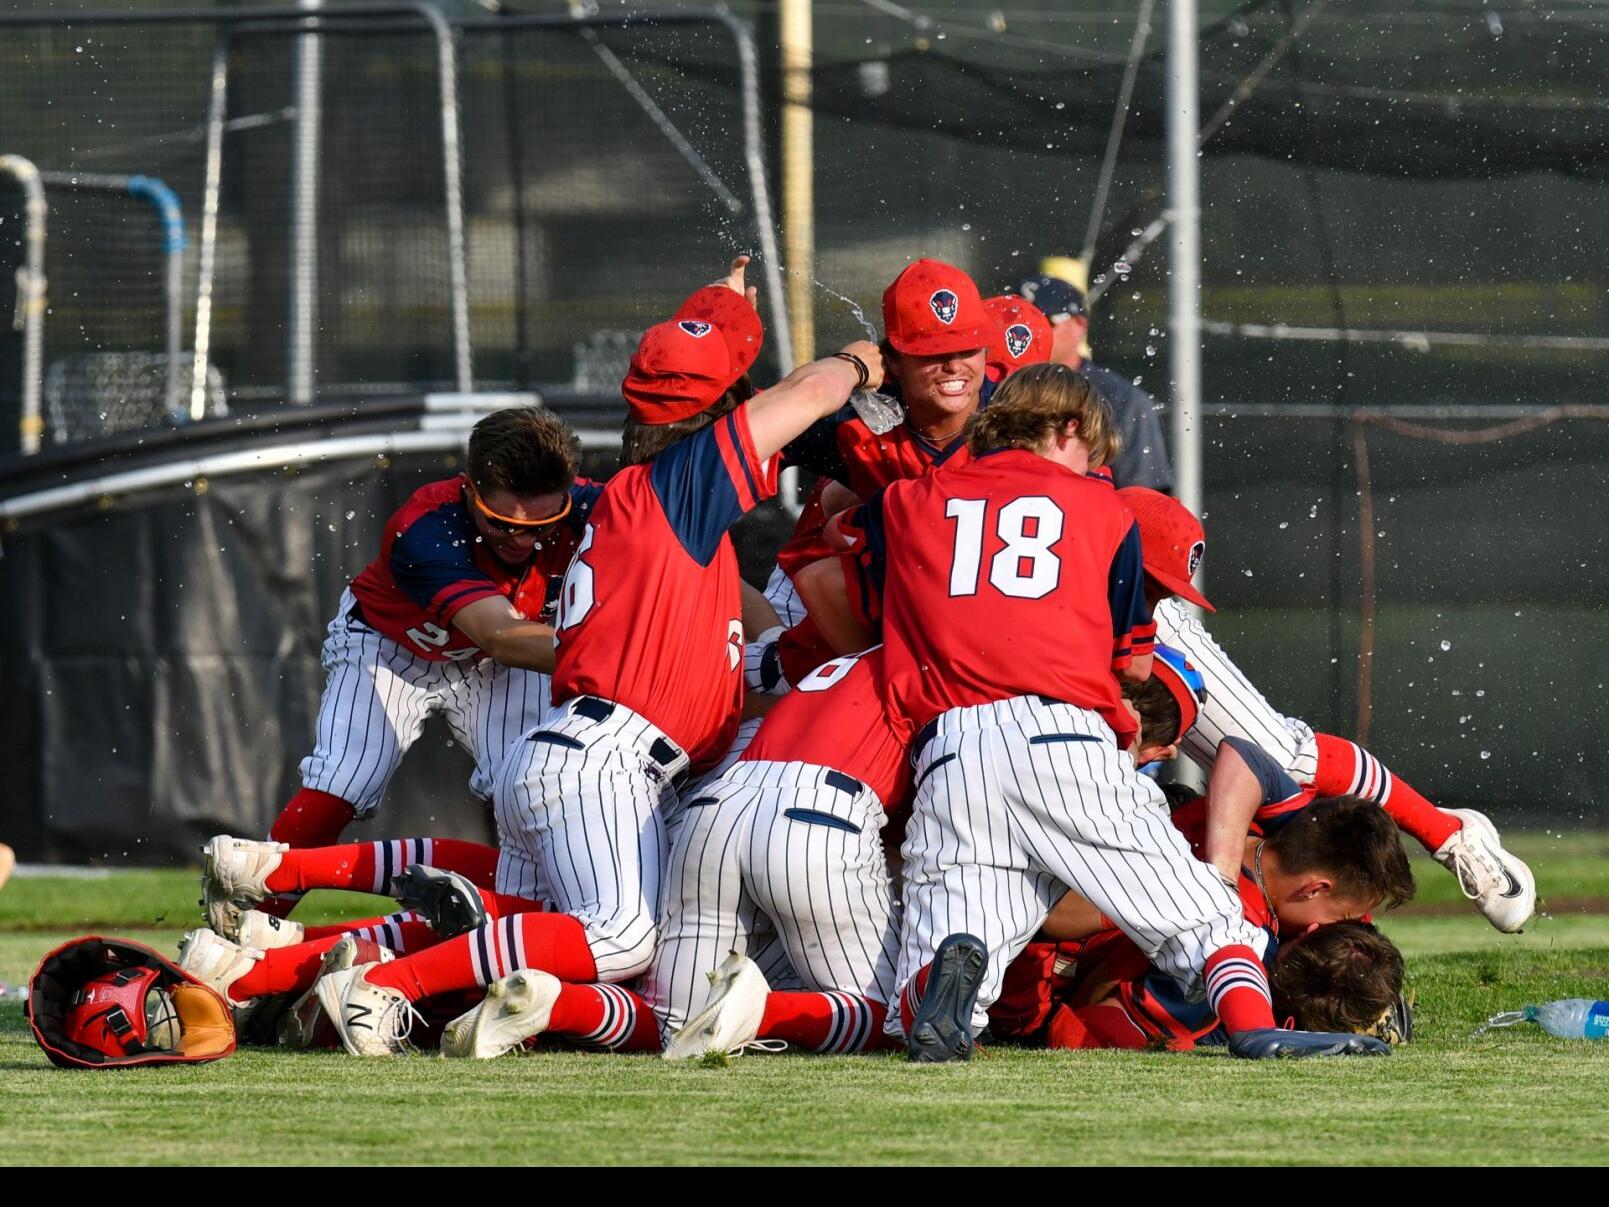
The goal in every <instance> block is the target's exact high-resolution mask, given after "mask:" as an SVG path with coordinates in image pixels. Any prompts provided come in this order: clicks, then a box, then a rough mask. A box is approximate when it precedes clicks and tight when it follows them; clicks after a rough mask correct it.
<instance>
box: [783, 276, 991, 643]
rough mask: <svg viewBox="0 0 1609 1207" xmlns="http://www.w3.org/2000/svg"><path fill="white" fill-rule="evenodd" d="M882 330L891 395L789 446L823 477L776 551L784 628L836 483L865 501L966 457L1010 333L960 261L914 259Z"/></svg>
mask: <svg viewBox="0 0 1609 1207" xmlns="http://www.w3.org/2000/svg"><path fill="white" fill-rule="evenodd" d="M883 331H884V338H883V354H884V361H885V364H886V367H887V372H888V385H887V387H886V389H887V391H888V392H887V393H886V394H869V393H865V392H858V393H856V394H855V395H854V396H853V397H852V398H851V399H850V401H849V403H848V404H847V405H846V406H844V407H843V408H841V409H840V410H838V411H837V412H835V413H834V414H832V415H829V416H828V417H826V418H825V419H823V420H821V421H820V422H818V423H815V424H813V425H811V426H810V427H809V428H808V429H806V430H805V431H804V432H803V433H801V434H800V436H799V437H798V438H797V439H795V440H793V441H791V442H790V443H789V444H788V447H787V449H786V451H785V453H784V456H785V457H786V458H787V460H788V461H790V462H791V463H793V464H796V465H799V466H802V467H803V468H805V469H808V470H810V471H812V472H813V473H817V474H820V475H821V476H822V478H823V479H824V480H823V481H822V482H820V483H818V485H817V489H816V493H815V494H813V495H812V497H811V498H810V500H809V501H808V502H807V503H806V505H805V509H804V511H803V512H802V513H801V514H800V516H799V520H798V523H797V524H796V526H795V528H794V534H793V537H792V538H791V539H790V540H789V541H788V543H787V544H786V545H784V546H783V547H782V549H781V551H780V552H779V553H778V554H777V569H776V570H775V571H774V572H773V573H772V575H771V580H770V581H769V582H768V583H767V584H766V598H768V599H769V600H770V601H771V602H772V604H773V605H774V606H775V607H776V610H777V614H778V615H779V616H781V617H782V622H783V624H785V625H789V626H792V625H795V624H798V623H799V622H800V621H801V620H802V619H803V618H804V609H803V607H802V606H801V604H800V603H799V600H798V597H797V595H796V594H795V592H794V591H793V588H792V586H791V584H790V582H789V579H790V577H791V576H792V575H793V573H794V572H795V571H797V570H798V569H799V568H800V567H802V566H805V565H808V564H810V563H811V562H814V561H816V560H818V559H819V558H822V557H825V556H827V555H828V552H829V551H828V550H827V548H826V546H825V545H823V544H822V543H821V532H822V528H823V526H824V525H825V524H826V521H827V517H828V516H829V515H831V514H833V512H834V511H836V510H840V509H841V507H842V505H843V504H839V505H838V506H836V507H831V508H824V507H823V506H822V504H821V494H822V492H823V491H825V490H827V489H828V488H829V486H828V484H829V482H834V481H835V482H839V483H842V484H843V485H844V486H847V487H848V488H849V489H850V490H851V491H853V492H854V494H855V495H856V496H857V497H858V498H862V499H863V498H865V497H867V496H868V495H870V494H871V493H872V492H873V491H874V490H876V489H877V488H878V487H881V486H886V485H887V484H888V483H890V482H894V481H898V480H899V479H901V478H914V477H917V476H919V475H921V474H925V473H926V472H927V471H928V470H929V469H931V468H932V467H933V466H935V465H942V464H944V463H946V462H947V461H949V460H950V459H951V458H953V457H961V458H965V457H966V456H967V453H966V446H965V442H964V441H962V439H961V429H962V428H963V427H965V426H966V421H967V420H968V419H969V418H970V417H971V415H972V413H973V412H974V411H976V410H977V409H978V407H979V406H980V405H981V404H982V402H983V401H984V400H985V399H987V397H988V395H989V393H990V392H991V391H992V390H993V388H994V382H993V381H991V380H990V377H989V373H988V364H989V360H990V357H991V352H990V349H991V348H993V347H995V346H996V345H997V344H1000V343H1002V342H1003V336H1002V335H1001V333H1000V331H999V328H998V325H997V324H996V321H995V319H994V318H993V317H992V316H991V315H990V314H989V312H988V311H987V310H986V309H985V307H984V303H983V298H982V295H981V294H979V292H978V287H977V285H976V284H974V283H973V281H972V278H971V277H969V276H968V275H967V274H966V273H965V272H963V271H962V270H961V269H959V268H956V267H955V266H954V265H952V264H945V263H943V262H941V261H938V260H917V261H915V262H914V263H912V264H909V265H907V266H906V267H905V269H904V270H903V271H901V272H900V274H899V276H897V277H895V278H894V281H893V283H892V284H890V285H889V287H888V288H887V289H886V290H884V291H883ZM817 661H819V660H817ZM815 665H816V662H812V663H810V666H811V667H814V666H815ZM805 669H809V667H807V668H805Z"/></svg>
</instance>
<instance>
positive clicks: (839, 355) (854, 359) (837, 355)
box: [828, 352, 872, 390]
mask: <svg viewBox="0 0 1609 1207" xmlns="http://www.w3.org/2000/svg"><path fill="white" fill-rule="evenodd" d="M828 359H830V360H847V361H848V362H849V363H850V364H852V365H854V366H855V372H856V374H857V375H858V376H859V377H860V380H859V381H857V382H856V383H855V389H857V390H864V389H865V388H866V383H867V382H868V381H870V380H871V378H872V371H871V370H870V369H869V368H867V367H866V362H865V361H863V360H861V359H860V357H858V356H856V355H855V354H854V353H853V352H834V353H833V354H832V356H831V357H829V358H828Z"/></svg>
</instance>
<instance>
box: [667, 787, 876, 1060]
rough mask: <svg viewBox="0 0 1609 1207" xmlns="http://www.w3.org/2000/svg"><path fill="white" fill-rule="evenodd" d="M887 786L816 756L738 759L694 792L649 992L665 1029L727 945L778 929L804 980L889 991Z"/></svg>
mask: <svg viewBox="0 0 1609 1207" xmlns="http://www.w3.org/2000/svg"><path fill="white" fill-rule="evenodd" d="M886 819H887V817H886V814H885V813H884V811H883V805H882V802H881V801H880V800H878V799H877V794H876V793H874V792H873V791H871V789H869V788H867V787H865V786H864V785H861V784H858V783H857V782H856V781H854V780H852V779H850V778H849V777H848V776H845V775H841V774H839V773H837V772H832V771H829V770H828V769H827V768H825V767H818V766H814V765H812V764H809V763H774V762H740V763H737V764H736V765H734V766H733V767H732V768H731V769H730V770H728V771H727V773H726V774H725V775H724V776H722V777H721V778H720V779H719V780H718V781H716V782H715V783H713V784H712V785H710V786H709V787H708V788H707V789H706V790H705V791H704V792H702V793H701V794H699V795H698V796H694V797H690V798H689V799H688V800H687V801H686V803H685V807H684V809H683V811H682V821H681V825H680V827H679V828H678V830H677V833H676V839H675V842H674V844H673V845H672V848H671V856H670V864H669V867H668V869H667V871H666V875H665V908H664V916H663V918H662V921H661V927H660V939H659V949H658V950H657V951H656V952H655V953H654V963H653V967H652V968H650V969H649V972H648V975H647V976H645V977H644V978H643V981H642V984H641V985H640V986H639V992H641V994H642V995H643V997H644V998H646V999H647V1000H648V1002H649V1003H650V1004H651V1005H652V1006H653V1007H654V1011H655V1013H656V1014H658V1015H659V1019H660V1025H661V1027H662V1028H663V1029H667V1030H669V1031H675V1030H678V1029H680V1028H681V1027H682V1026H683V1024H685V1023H686V1022H687V1020H688V1019H689V1018H691V1017H692V1016H693V1015H694V1014H697V1013H698V1012H699V1011H700V1010H702V1009H703V1008H704V1006H705V1004H706V1002H707V1000H708V997H709V993H710V984H709V981H708V979H707V978H706V976H705V974H706V973H708V972H710V971H711V970H712V969H714V968H715V967H716V965H718V964H719V963H720V962H721V961H722V960H723V959H725V958H726V955H727V953H728V952H731V951H736V952H738V953H740V954H743V955H748V956H751V957H753V958H755V960H756V962H760V961H761V957H762V955H763V954H764V949H765V948H767V946H768V945H769V944H770V943H771V941H772V940H773V938H774V939H775V940H776V941H777V942H779V943H780V945H781V947H782V949H783V950H784V951H785V952H786V954H787V958H788V962H789V963H790V964H791V965H792V967H793V969H794V970H795V971H796V972H797V973H798V977H799V983H800V984H801V985H802V987H803V988H805V989H808V990H816V991H839V992H843V993H852V994H856V995H858V996H861V997H868V998H872V999H873V1000H875V1001H878V1002H887V1001H889V1000H890V999H891V997H892V994H893V988H894V964H895V958H896V956H897V954H898V950H899V907H898V905H897V903H896V902H895V901H894V899H893V894H892V892H891V888H890V884H889V878H888V865H887V863H886V861H885V860H884V858H883V845H882V839H881V837H880V833H881V831H882V828H883V823H884V822H885V821H886Z"/></svg>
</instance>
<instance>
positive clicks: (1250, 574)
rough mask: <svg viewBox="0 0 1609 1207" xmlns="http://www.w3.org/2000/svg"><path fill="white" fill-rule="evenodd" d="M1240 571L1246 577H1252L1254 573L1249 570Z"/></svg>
mask: <svg viewBox="0 0 1609 1207" xmlns="http://www.w3.org/2000/svg"><path fill="white" fill-rule="evenodd" d="M1241 573H1242V574H1244V575H1245V576H1246V577H1247V578H1252V577H1254V575H1253V574H1252V572H1251V571H1250V570H1242V571H1241Z"/></svg>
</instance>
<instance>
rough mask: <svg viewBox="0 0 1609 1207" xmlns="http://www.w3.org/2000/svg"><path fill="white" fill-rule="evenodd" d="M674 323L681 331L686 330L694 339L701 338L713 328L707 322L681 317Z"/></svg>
mask: <svg viewBox="0 0 1609 1207" xmlns="http://www.w3.org/2000/svg"><path fill="white" fill-rule="evenodd" d="M676 325H677V326H678V327H680V328H681V329H682V330H683V331H685V332H687V334H688V335H691V336H692V337H693V338H694V339H703V338H704V337H705V336H706V335H708V334H709V333H710V332H711V331H713V330H714V328H713V327H711V326H710V325H709V324H708V323H701V322H698V321H697V320H696V319H683V320H682V321H681V322H679V323H677V324H676Z"/></svg>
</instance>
